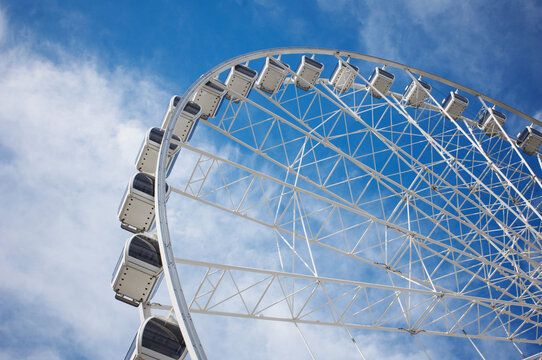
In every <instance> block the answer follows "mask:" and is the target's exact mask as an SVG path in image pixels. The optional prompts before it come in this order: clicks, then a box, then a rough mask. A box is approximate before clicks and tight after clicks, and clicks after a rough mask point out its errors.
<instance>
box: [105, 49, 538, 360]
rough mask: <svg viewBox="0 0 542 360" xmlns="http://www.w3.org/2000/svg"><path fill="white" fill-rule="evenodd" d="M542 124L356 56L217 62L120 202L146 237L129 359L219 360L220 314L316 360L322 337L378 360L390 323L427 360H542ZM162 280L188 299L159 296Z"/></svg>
mask: <svg viewBox="0 0 542 360" xmlns="http://www.w3.org/2000/svg"><path fill="white" fill-rule="evenodd" d="M506 122H508V123H513V124H514V126H517V127H518V129H517V131H519V134H518V135H517V136H516V135H512V134H509V133H507V131H506V130H505V128H504V127H505V124H506ZM540 125H542V123H540V122H539V121H538V120H536V119H534V118H532V117H530V116H527V115H525V114H523V113H522V112H520V111H518V110H516V109H514V108H512V107H510V106H507V105H505V104H503V103H501V102H499V101H497V100H495V99H492V98H490V97H488V96H486V95H483V94H481V93H479V92H476V91H474V90H472V89H469V88H467V87H465V86H462V85H460V84H456V83H454V82H452V81H449V80H446V79H444V78H441V77H438V76H435V75H432V74H430V73H427V72H425V71H422V70H419V69H415V68H412V67H409V66H405V65H402V64H399V63H396V62H392V61H388V60H384V59H380V58H375V57H371V56H367V55H363V54H359V53H355V52H348V51H339V50H331V49H320V48H279V49H271V50H264V51H257V52H254V53H250V54H246V55H242V56H239V57H236V58H234V59H231V60H228V61H226V62H224V63H222V64H220V65H218V66H216V67H215V68H213V69H212V70H210V71H209V72H207V73H206V74H204V75H202V76H201V77H200V78H199V79H198V80H197V81H196V82H195V83H194V84H193V85H192V86H190V88H189V89H188V90H187V91H186V92H185V94H184V95H183V96H174V97H173V98H172V99H171V101H170V103H169V107H168V109H167V111H166V114H165V116H164V119H163V121H162V123H159V122H157V123H156V127H154V128H151V129H150V130H149V131H148V132H147V134H146V137H145V141H144V143H143V145H142V147H141V150H140V153H139V155H138V158H137V160H136V170H137V171H136V174H135V175H134V176H133V177H132V178H131V180H130V182H129V185H128V188H127V190H126V194H125V196H124V197H123V200H122V202H121V205H120V207H119V213H118V215H119V220H120V221H121V223H122V225H121V226H122V227H123V228H124V229H126V230H128V231H130V232H131V233H133V234H132V235H131V236H130V238H129V239H128V241H127V242H126V245H125V247H124V250H123V252H122V254H121V257H120V258H119V262H118V264H117V266H116V268H115V271H114V273H113V279H112V287H113V290H114V291H115V296H116V298H117V299H119V300H121V301H124V302H126V303H128V304H131V305H134V306H137V307H138V308H139V310H140V314H141V320H142V322H141V327H140V329H139V330H138V332H137V335H136V337H135V338H134V342H133V343H132V347H131V348H130V351H129V352H128V355H127V357H126V358H127V359H179V358H184V357H186V356H189V357H190V358H191V359H206V358H207V357H206V349H207V348H208V347H209V346H211V344H207V343H202V341H200V338H199V336H198V333H197V331H196V327H195V325H194V323H193V320H192V315H194V314H205V315H211V316H216V317H230V318H239V319H245V320H246V321H252V320H253V322H258V321H263V320H268V321H275V322H278V323H281V324H283V325H284V326H286V327H291V328H294V329H295V331H296V332H297V333H299V339H300V344H301V346H303V347H305V348H306V354H307V358H309V359H310V358H312V359H316V358H319V354H318V349H317V348H318V346H317V344H313V343H311V339H310V338H309V337H307V336H306V335H305V333H304V329H306V328H307V327H312V328H313V329H314V328H315V329H317V330H316V332H317V331H318V329H321V328H330V327H331V328H336V329H338V330H339V331H340V332H341V334H343V335H344V337H345V339H347V340H348V343H349V346H350V347H351V353H350V355H347V356H348V357H346V358H361V359H369V358H370V356H369V355H368V353H367V351H366V349H365V348H364V346H365V344H364V343H363V341H360V339H361V338H362V337H363V335H364V334H366V333H367V332H373V331H377V332H379V333H389V334H394V336H395V337H394V338H398V339H400V338H405V339H410V340H409V341H414V342H415V343H416V344H417V346H419V349H420V353H421V354H423V355H424V356H427V358H431V357H432V355H433V356H434V352H433V351H432V350H431V349H428V346H427V344H428V341H429V342H430V341H431V339H450V341H454V342H457V344H462V345H466V346H468V347H469V349H470V350H469V351H470V353H469V352H467V353H468V354H470V355H469V357H470V358H474V357H480V358H485V357H484V356H487V355H484V348H487V346H485V347H484V346H483V344H487V343H490V344H506V345H507V346H510V347H511V348H512V349H514V353H515V355H516V358H518V359H520V358H528V359H539V358H540V357H541V356H542V347H541V345H542V321H541V320H542V279H541V266H542V265H541V261H542V233H541V231H542V228H541V226H542V221H541V220H542V214H541V212H540V204H541V201H542V184H541V180H540V178H541V177H542V169H541V167H540V161H541V159H542V157H541V155H540V153H538V148H539V147H540V145H541V144H542V133H541V132H540V131H539V130H537V128H536V127H535V126H540ZM196 126H197V128H196ZM507 127H508V124H507ZM514 130H515V129H514ZM174 247H175V251H174ZM192 254H194V255H195V256H196V255H197V256H201V255H202V254H203V256H202V258H193V257H191V256H192ZM161 278H164V279H165V282H166V286H167V291H168V294H169V299H170V302H171V305H165V304H158V303H156V302H153V301H152V300H151V299H152V296H153V293H154V292H156V289H157V288H158V287H159V283H160V279H161ZM181 282H182V286H181ZM162 287H163V288H164V285H162ZM198 316H199V315H198ZM202 316H203V315H202ZM341 344H342V343H341ZM424 344H425V345H424ZM331 345H332V344H329V346H331ZM341 346H342V345H341ZM341 351H342V350H341ZM341 353H343V352H341ZM259 357H260V356H258V354H252V356H250V358H259ZM458 358H459V357H458Z"/></svg>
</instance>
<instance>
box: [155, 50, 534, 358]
mask: <svg viewBox="0 0 542 360" xmlns="http://www.w3.org/2000/svg"><path fill="white" fill-rule="evenodd" d="M306 53H314V54H321V55H336V56H345V57H350V58H353V59H359V60H364V61H369V62H374V63H377V64H382V65H387V66H391V67H394V68H398V69H402V70H405V71H410V72H412V73H416V74H418V75H422V76H424V77H427V78H430V79H432V80H436V81H438V82H441V83H443V84H446V85H449V86H451V87H455V88H457V89H460V90H462V91H464V92H466V93H469V94H471V95H473V96H475V97H480V98H482V99H484V100H486V101H489V102H491V103H493V104H495V105H498V106H499V107H501V108H503V109H506V110H507V111H509V112H511V113H513V114H515V115H517V116H519V117H521V118H523V119H525V120H527V121H529V122H531V123H533V124H535V125H539V126H542V121H539V120H537V119H535V118H533V117H532V116H529V115H527V114H525V113H523V112H521V111H519V110H517V109H515V108H513V107H511V106H509V105H506V104H504V103H502V102H500V101H498V100H495V99H493V98H491V97H489V96H487V95H484V94H482V93H480V92H478V91H475V90H473V89H471V88H468V87H466V86H463V85H461V84H458V83H456V82H453V81H450V80H448V79H445V78H443V77H440V76H437V75H434V74H431V73H429V72H426V71H423V70H420V69H417V68H414V67H410V66H407V65H404V64H401V63H398V62H395V61H390V60H386V59H382V58H378V57H374V56H370V55H365V54H362V53H358V52H352V51H344V50H335V49H327V48H318V47H284V48H273V49H267V50H258V51H254V52H250V53H246V54H243V55H239V56H236V57H234V58H231V59H229V60H226V61H224V62H222V63H221V64H219V65H217V66H215V67H214V68H212V69H211V70H209V71H208V72H206V73H205V74H203V75H202V76H200V77H199V79H198V80H196V81H195V82H194V83H193V84H192V85H191V86H190V87H189V88H188V90H187V91H186V92H185V93H184V94H183V95H182V97H181V100H180V101H179V104H178V105H177V107H176V108H175V111H174V112H173V114H172V121H170V122H169V124H168V126H167V128H166V130H165V134H164V138H163V141H162V144H161V146H160V153H159V157H158V166H157V169H156V181H155V194H157V196H156V197H155V211H156V217H157V219H158V220H157V237H158V243H159V245H160V252H161V257H162V264H165V266H164V277H165V278H166V283H167V287H168V291H169V294H170V299H171V303H172V305H173V309H174V310H175V317H176V319H177V322H178V323H179V326H180V328H181V332H182V334H183V337H184V340H185V343H186V346H187V349H188V353H189V354H190V358H191V359H194V360H195V359H198V360H206V359H207V356H206V354H205V351H204V349H203V346H202V344H201V341H200V340H199V336H198V334H197V331H196V328H195V326H194V323H193V321H192V317H191V315H190V311H189V308H188V304H187V302H186V298H185V296H184V293H183V290H182V286H181V281H180V278H179V274H178V271H177V266H176V263H175V256H174V253H173V248H172V244H171V239H170V235H169V227H168V223H167V211H166V196H165V195H166V193H165V183H166V181H165V180H166V168H167V153H168V152H167V149H169V144H170V142H171V137H172V134H173V129H174V128H175V124H176V122H177V118H178V117H179V115H180V113H181V109H183V108H184V107H185V105H186V103H187V102H188V99H189V98H190V97H191V96H192V94H193V93H194V92H195V91H196V90H197V89H198V88H199V87H200V86H201V85H203V84H204V83H206V82H207V81H208V80H210V79H211V78H212V77H213V76H214V75H215V74H216V73H221V72H223V71H225V70H226V69H228V68H230V67H231V66H233V65H235V64H239V63H241V62H245V61H250V60H254V59H258V58H261V57H265V56H269V55H279V54H280V55H286V54H306ZM164 149H166V150H164Z"/></svg>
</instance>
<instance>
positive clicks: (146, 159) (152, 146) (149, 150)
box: [136, 127, 181, 174]
mask: <svg viewBox="0 0 542 360" xmlns="http://www.w3.org/2000/svg"><path fill="white" fill-rule="evenodd" d="M163 137H164V130H162V129H159V128H156V127H155V128H151V129H149V130H148V131H147V134H146V135H145V140H144V141H143V144H142V145H141V150H139V154H138V156H137V159H136V169H137V170H138V171H141V172H144V173H148V174H154V172H155V171H156V164H157V163H158V153H159V151H160V144H162V139H163ZM180 141H181V140H180V139H179V137H178V136H176V135H173V136H172V138H171V142H170V144H169V151H168V162H167V168H168V169H170V167H171V166H172V165H173V162H174V159H175V157H176V155H177V154H178V152H179V150H181V147H180V146H179V144H180Z"/></svg>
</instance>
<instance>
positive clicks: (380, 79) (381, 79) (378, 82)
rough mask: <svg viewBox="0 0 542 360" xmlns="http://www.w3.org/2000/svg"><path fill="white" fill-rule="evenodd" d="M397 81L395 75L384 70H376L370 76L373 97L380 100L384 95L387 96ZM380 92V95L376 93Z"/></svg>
mask: <svg viewBox="0 0 542 360" xmlns="http://www.w3.org/2000/svg"><path fill="white" fill-rule="evenodd" d="M394 80H395V75H393V74H392V73H389V72H387V71H386V70H384V69H383V68H379V67H377V68H375V70H374V71H373V73H372V74H371V76H369V79H368V81H369V84H370V90H369V91H370V93H371V95H372V96H373V97H375V98H377V99H380V98H382V96H381V95H380V94H382V95H386V94H387V93H388V91H389V90H390V88H391V85H392V84H393V81H394ZM376 90H378V91H379V92H380V94H379V93H378V92H377V91H376Z"/></svg>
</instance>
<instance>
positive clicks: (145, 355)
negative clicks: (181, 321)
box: [124, 316, 188, 360]
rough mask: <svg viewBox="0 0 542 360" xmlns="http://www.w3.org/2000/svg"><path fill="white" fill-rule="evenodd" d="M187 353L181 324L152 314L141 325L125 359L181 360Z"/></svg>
mask: <svg viewBox="0 0 542 360" xmlns="http://www.w3.org/2000/svg"><path fill="white" fill-rule="evenodd" d="M187 353H188V351H187V350H186V344H185V341H184V339H183V336H182V334H181V329H180V328H179V325H177V323H175V322H173V321H170V320H168V319H166V318H162V317H159V316H151V317H150V318H148V319H146V320H145V321H144V322H143V324H141V326H140V327H139V330H138V332H137V334H136V336H135V337H134V340H133V341H132V345H131V346H130V348H129V349H128V353H127V354H126V356H125V357H124V360H180V359H184V358H185V357H186V355H187Z"/></svg>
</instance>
